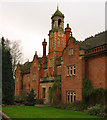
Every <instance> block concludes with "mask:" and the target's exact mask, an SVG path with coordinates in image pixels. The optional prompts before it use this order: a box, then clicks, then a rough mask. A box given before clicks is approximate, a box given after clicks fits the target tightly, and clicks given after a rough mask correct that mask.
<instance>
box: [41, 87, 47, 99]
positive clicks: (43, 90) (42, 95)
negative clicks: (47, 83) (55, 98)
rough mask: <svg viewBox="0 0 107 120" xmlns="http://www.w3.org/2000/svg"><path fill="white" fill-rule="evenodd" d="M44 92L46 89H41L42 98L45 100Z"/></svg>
mask: <svg viewBox="0 0 107 120" xmlns="http://www.w3.org/2000/svg"><path fill="white" fill-rule="evenodd" d="M45 90H46V88H43V89H42V98H45Z"/></svg>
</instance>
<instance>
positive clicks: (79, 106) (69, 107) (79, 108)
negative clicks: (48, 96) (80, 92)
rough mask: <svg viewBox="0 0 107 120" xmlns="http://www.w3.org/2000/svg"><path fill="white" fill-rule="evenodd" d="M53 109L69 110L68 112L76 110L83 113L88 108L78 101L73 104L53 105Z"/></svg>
mask: <svg viewBox="0 0 107 120" xmlns="http://www.w3.org/2000/svg"><path fill="white" fill-rule="evenodd" d="M52 106H53V107H55V108H60V109H67V110H74V111H83V110H85V109H87V106H86V105H85V104H83V102H81V101H76V102H73V103H68V104H67V103H66V104H65V103H60V104H52Z"/></svg>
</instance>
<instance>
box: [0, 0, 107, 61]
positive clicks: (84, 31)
mask: <svg viewBox="0 0 107 120" xmlns="http://www.w3.org/2000/svg"><path fill="white" fill-rule="evenodd" d="M19 1H20V0H19ZM35 1H36V2H34V0H32V2H29V0H25V1H23V2H17V0H14V2H12V0H11V2H10V1H9V0H4V1H2V2H1V3H0V28H2V29H0V37H2V36H4V38H8V39H9V40H20V42H21V43H20V45H21V46H22V52H23V57H24V60H23V61H26V60H28V59H29V61H31V60H32V59H33V56H34V54H35V51H37V53H38V55H39V56H42V51H43V49H42V41H43V40H44V38H46V41H47V42H49V38H48V33H49V30H50V29H51V16H52V14H54V12H55V11H56V9H57V4H58V6H59V10H60V11H61V12H62V13H63V14H64V15H65V19H64V27H66V25H67V23H69V25H70V27H71V29H72V33H73V36H74V37H75V38H76V39H77V40H84V39H85V38H87V37H90V36H91V35H95V34H97V33H100V32H102V31H104V30H105V2H104V0H99V1H93V2H92V1H91V2H89V1H88V2H83V1H76V2H74V1H71V2H70V1H66V0H63V2H61V1H54V0H52V2H48V1H45V2H43V1H37V0H35ZM47 54H48V45H47Z"/></svg>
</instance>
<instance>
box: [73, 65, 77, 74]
mask: <svg viewBox="0 0 107 120" xmlns="http://www.w3.org/2000/svg"><path fill="white" fill-rule="evenodd" d="M73 70H74V74H73V75H75V74H76V71H75V65H74V66H73Z"/></svg>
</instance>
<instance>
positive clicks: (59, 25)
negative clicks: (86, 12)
mask: <svg viewBox="0 0 107 120" xmlns="http://www.w3.org/2000/svg"><path fill="white" fill-rule="evenodd" d="M58 27H61V19H59V20H58Z"/></svg>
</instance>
